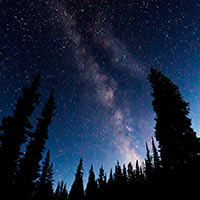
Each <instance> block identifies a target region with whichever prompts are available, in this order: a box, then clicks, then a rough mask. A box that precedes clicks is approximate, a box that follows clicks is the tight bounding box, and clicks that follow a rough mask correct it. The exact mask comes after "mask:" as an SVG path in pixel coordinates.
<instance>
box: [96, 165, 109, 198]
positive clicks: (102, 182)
mask: <svg viewBox="0 0 200 200" xmlns="http://www.w3.org/2000/svg"><path fill="white" fill-rule="evenodd" d="M106 181H107V180H106V175H105V171H104V168H103V167H102V166H101V167H100V169H99V176H98V179H97V185H98V199H102V198H103V196H104V193H105V190H106Z"/></svg>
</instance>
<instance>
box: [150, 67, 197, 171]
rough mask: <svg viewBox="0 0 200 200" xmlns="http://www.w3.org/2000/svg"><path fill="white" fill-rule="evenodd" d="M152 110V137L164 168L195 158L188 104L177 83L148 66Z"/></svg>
mask: <svg viewBox="0 0 200 200" xmlns="http://www.w3.org/2000/svg"><path fill="white" fill-rule="evenodd" d="M148 79H149V81H150V82H151V85H152V88H153V93H152V96H153V98H154V99H153V102H152V104H153V109H154V111H155V113H156V117H155V121H156V126H155V136H156V139H157V140H158V142H159V148H160V155H161V159H162V164H163V167H164V169H166V170H168V171H172V170H174V169H180V167H185V166H186V165H189V164H190V163H191V162H192V161H194V160H195V159H196V158H197V155H198V153H199V152H200V151H199V144H198V142H199V140H198V139H197V137H196V133H195V132H194V130H193V129H192V127H191V120H190V119H189V118H188V114H189V107H188V106H189V103H187V102H185V101H184V100H183V97H182V95H181V94H180V92H179V88H178V86H177V85H175V84H174V83H172V81H171V80H170V79H169V78H167V77H166V76H165V75H163V74H162V73H161V72H160V71H158V70H156V69H153V68H151V70H150V73H149V76H148Z"/></svg>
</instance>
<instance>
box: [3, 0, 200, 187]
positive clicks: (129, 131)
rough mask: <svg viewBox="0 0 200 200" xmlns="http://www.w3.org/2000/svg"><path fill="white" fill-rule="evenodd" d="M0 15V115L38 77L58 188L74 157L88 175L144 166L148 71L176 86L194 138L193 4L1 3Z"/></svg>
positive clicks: (101, 0)
mask: <svg viewBox="0 0 200 200" xmlns="http://www.w3.org/2000/svg"><path fill="white" fill-rule="evenodd" d="M0 7H1V8H0V10H1V12H0V13H1V14H0V58H1V59H0V92H1V99H0V117H1V119H2V118H3V117H4V116H7V115H9V114H11V113H12V110H13V108H14V104H13V103H14V102H15V101H16V99H17V98H18V97H19V96H20V95H21V93H22V88H23V87H25V86H27V85H28V84H30V82H31V81H32V79H33V76H34V75H35V74H37V73H38V72H39V73H40V75H41V87H40V89H39V91H40V93H41V94H42V97H41V98H43V99H42V100H47V98H48V95H49V93H50V91H51V89H52V88H54V89H55V91H54V95H55V102H56V107H57V108H56V110H55V113H56V116H55V117H54V120H53V122H52V124H51V126H50V128H49V140H48V142H47V146H46V150H50V152H51V159H52V162H53V163H54V171H55V181H56V182H58V181H59V180H66V182H67V184H69V185H71V183H72V180H73V178H74V172H75V170H76V166H77V163H78V162H79V159H80V157H82V158H83V162H84V169H85V171H86V172H87V171H89V168H90V165H91V163H93V164H94V171H97V170H98V169H99V167H100V166H101V165H103V166H104V168H105V169H106V171H107V173H109V170H110V168H111V167H113V166H114V164H115V163H116V161H117V160H120V162H121V163H125V164H128V162H130V161H132V162H134V161H135V160H139V161H140V162H142V161H143V160H144V155H145V143H146V142H148V143H149V144H150V143H151V137H152V136H153V134H154V130H153V127H154V113H153V111H152V106H151V101H152V98H151V93H152V89H151V87H150V84H149V82H148V80H147V74H148V73H149V69H150V67H152V66H153V67H155V68H157V69H159V70H162V71H163V73H164V74H166V75H167V76H169V77H170V78H171V79H172V80H173V81H174V82H175V83H177V84H178V85H179V86H180V90H181V92H182V94H183V96H184V97H185V98H186V100H187V101H189V102H190V103H191V104H190V108H191V112H190V115H191V116H190V117H191V118H193V119H194V120H193V121H192V126H193V128H194V129H195V130H196V131H197V135H199V132H198V131H200V126H199V125H200V119H199V117H198V116H199V113H200V106H199V105H200V104H199V98H200V92H199V89H198V86H199V82H200V70H199V59H200V57H199V56H200V29H199V28H200V23H199V21H200V11H199V10H200V3H199V1H198V0H182V1H169V0H167V1H158V0H151V1H150V0H143V1H142V0H134V1H133V0H118V1H115V0H107V1H106V0H77V1H71V0H35V1H33V0H20V1H14V0H7V1H4V0H3V1H0ZM34 115H35V116H38V115H39V111H35V113H34ZM34 119H35V118H34V117H33V119H32V120H33V123H35V122H34ZM85 174H86V175H87V173H85ZM84 180H86V178H85V179H84ZM69 185H68V186H69Z"/></svg>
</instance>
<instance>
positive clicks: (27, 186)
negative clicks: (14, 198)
mask: <svg viewBox="0 0 200 200" xmlns="http://www.w3.org/2000/svg"><path fill="white" fill-rule="evenodd" d="M54 109H55V102H54V96H53V90H52V92H51V94H50V96H49V99H48V101H47V103H46V104H45V105H44V108H43V110H42V114H41V117H40V118H39V119H38V124H37V127H36V130H35V132H34V133H33V138H32V140H31V141H30V142H29V144H28V145H27V147H26V153H25V155H24V157H23V158H22V159H21V161H20V169H19V171H18V174H17V187H18V192H19V196H20V198H21V199H31V197H32V195H33V194H34V190H35V187H36V181H37V179H38V178H39V175H40V161H41V159H42V154H43V152H44V148H45V142H46V139H48V126H49V124H50V123H51V120H52V117H53V116H54V114H53V111H54Z"/></svg>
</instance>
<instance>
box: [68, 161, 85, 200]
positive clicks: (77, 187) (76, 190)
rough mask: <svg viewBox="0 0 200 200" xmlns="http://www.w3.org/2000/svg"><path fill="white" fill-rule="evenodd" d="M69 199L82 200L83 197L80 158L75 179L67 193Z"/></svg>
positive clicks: (81, 163)
mask: <svg viewBox="0 0 200 200" xmlns="http://www.w3.org/2000/svg"><path fill="white" fill-rule="evenodd" d="M69 199H70V200H83V199H84V189H83V160H82V158H81V159H80V162H79V165H78V168H77V171H76V175H75V180H74V182H73V184H72V187H71V190H70V193H69Z"/></svg>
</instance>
